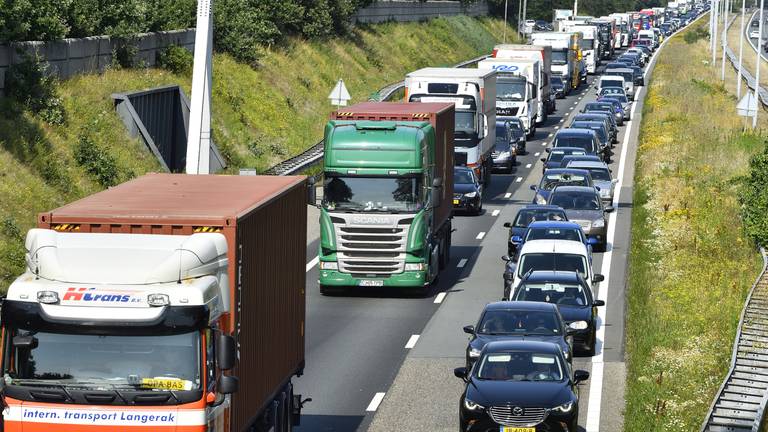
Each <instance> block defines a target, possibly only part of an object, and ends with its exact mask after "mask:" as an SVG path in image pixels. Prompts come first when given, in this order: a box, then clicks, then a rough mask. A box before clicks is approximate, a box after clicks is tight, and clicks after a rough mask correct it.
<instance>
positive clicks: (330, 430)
mask: <svg viewBox="0 0 768 432" xmlns="http://www.w3.org/2000/svg"><path fill="white" fill-rule="evenodd" d="M363 418H365V416H343V415H320V414H302V416H301V426H299V427H297V428H294V430H295V431H296V432H355V431H357V428H358V427H359V426H360V424H361V423H362V422H363Z"/></svg>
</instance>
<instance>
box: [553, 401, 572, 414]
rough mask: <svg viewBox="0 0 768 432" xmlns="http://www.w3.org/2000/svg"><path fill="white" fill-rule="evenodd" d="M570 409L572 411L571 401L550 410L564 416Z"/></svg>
mask: <svg viewBox="0 0 768 432" xmlns="http://www.w3.org/2000/svg"><path fill="white" fill-rule="evenodd" d="M572 409H573V401H570V402H566V403H564V404H562V405H560V406H556V407H554V408H552V411H554V412H557V413H563V414H566V413H569V412H571V410H572Z"/></svg>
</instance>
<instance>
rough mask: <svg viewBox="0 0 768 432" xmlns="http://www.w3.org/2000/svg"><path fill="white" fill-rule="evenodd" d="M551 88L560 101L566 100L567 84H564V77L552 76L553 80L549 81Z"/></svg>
mask: <svg viewBox="0 0 768 432" xmlns="http://www.w3.org/2000/svg"><path fill="white" fill-rule="evenodd" d="M549 86H550V87H551V89H552V92H553V93H555V96H556V97H557V98H558V99H564V98H565V84H563V77H561V76H560V75H552V78H551V79H550V80H549Z"/></svg>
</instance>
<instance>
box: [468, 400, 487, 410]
mask: <svg viewBox="0 0 768 432" xmlns="http://www.w3.org/2000/svg"><path fill="white" fill-rule="evenodd" d="M464 408H466V409H468V410H470V411H480V410H483V409H485V407H483V406H482V405H480V404H478V403H475V402H473V401H471V400H469V399H466V398H464Z"/></svg>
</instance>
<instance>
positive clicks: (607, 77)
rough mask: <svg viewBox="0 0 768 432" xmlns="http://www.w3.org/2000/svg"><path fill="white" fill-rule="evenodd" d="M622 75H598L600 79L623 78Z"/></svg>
mask: <svg viewBox="0 0 768 432" xmlns="http://www.w3.org/2000/svg"><path fill="white" fill-rule="evenodd" d="M623 79H624V77H623V76H621V75H603V76H601V77H600V81H603V80H623Z"/></svg>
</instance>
